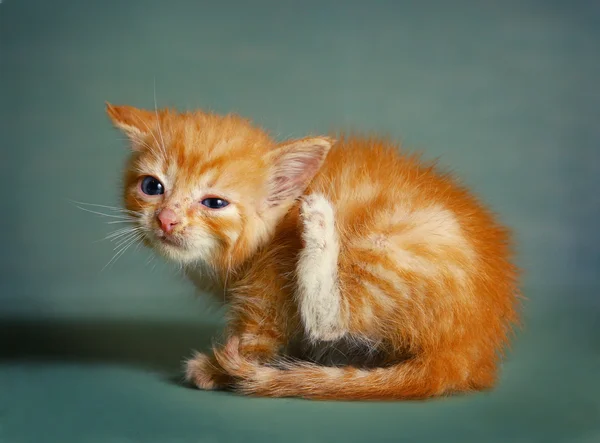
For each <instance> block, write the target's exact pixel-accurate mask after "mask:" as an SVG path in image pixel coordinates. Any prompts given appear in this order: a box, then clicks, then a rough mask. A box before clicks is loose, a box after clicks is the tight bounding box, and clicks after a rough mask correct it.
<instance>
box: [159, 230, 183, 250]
mask: <svg viewBox="0 0 600 443" xmlns="http://www.w3.org/2000/svg"><path fill="white" fill-rule="evenodd" d="M156 237H157V239H158V241H159V242H160V243H162V244H164V245H169V246H175V247H178V248H180V247H181V246H182V245H183V242H182V241H181V239H179V238H178V237H173V236H171V235H165V234H162V233H161V234H159V235H157V236H156Z"/></svg>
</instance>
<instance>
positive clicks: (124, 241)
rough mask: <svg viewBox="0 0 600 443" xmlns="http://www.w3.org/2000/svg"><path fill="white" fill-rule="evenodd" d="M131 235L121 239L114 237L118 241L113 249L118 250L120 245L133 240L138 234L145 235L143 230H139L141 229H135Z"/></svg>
mask: <svg viewBox="0 0 600 443" xmlns="http://www.w3.org/2000/svg"><path fill="white" fill-rule="evenodd" d="M128 234H129V235H125V236H124V237H123V238H121V239H119V240H115V239H113V240H114V241H115V242H116V243H115V244H116V246H115V248H114V249H113V251H114V250H116V249H118V248H119V246H121V245H122V244H123V243H127V242H128V241H129V240H131V239H132V238H133V237H136V236H138V235H145V234H144V233H143V232H139V231H134V232H129V233H128Z"/></svg>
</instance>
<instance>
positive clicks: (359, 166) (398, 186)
mask: <svg viewBox="0 0 600 443" xmlns="http://www.w3.org/2000/svg"><path fill="white" fill-rule="evenodd" d="M107 112H108V115H109V116H110V118H111V119H112V121H113V123H114V124H115V125H116V126H117V127H118V128H120V129H121V130H122V131H124V132H125V134H127V136H128V137H129V138H130V139H131V146H132V155H131V159H130V160H129V165H128V168H127V172H126V174H125V187H124V189H125V191H124V199H125V205H126V207H127V210H128V211H130V213H131V214H135V216H136V219H137V223H138V226H139V228H140V230H141V232H143V236H144V240H145V241H146V243H147V244H148V245H149V246H150V247H152V248H154V249H155V250H156V251H157V252H159V253H161V254H163V255H164V256H166V257H168V258H169V259H171V260H174V261H178V262H180V263H182V264H183V265H184V266H185V269H186V273H187V274H188V275H189V276H190V278H192V280H193V281H194V282H196V283H197V284H198V286H199V287H201V288H203V289H205V290H209V291H213V292H215V293H218V294H221V293H223V292H225V293H226V299H227V301H228V305H229V308H230V309H229V312H230V317H231V319H230V322H229V327H228V330H227V340H226V343H225V345H224V346H215V348H214V349H213V350H212V353H211V354H210V355H208V354H196V356H195V357H194V358H193V359H191V360H190V361H189V362H188V364H187V369H186V374H187V377H188V380H189V381H191V382H192V383H194V384H195V385H196V386H197V387H199V388H201V389H219V388H228V389H234V390H237V391H238V392H241V393H244V394H250V395H259V396H272V397H283V396H297V397H305V398H316V399H352V400H354V399H421V398H427V397H432V396H439V395H445V394H450V393H453V392H464V391H472V390H482V389H488V388H491V387H493V385H494V384H495V382H496V379H497V375H498V365H499V362H500V360H501V357H502V353H503V350H504V349H505V348H506V346H507V345H508V341H509V338H510V335H511V330H512V328H513V326H514V325H515V324H516V323H517V322H518V305H519V291H518V272H517V269H516V267H515V266H514V265H513V263H512V261H511V260H512V253H511V238H510V233H509V231H508V230H507V228H505V227H504V226H502V225H500V224H499V223H498V221H497V220H496V219H495V217H494V216H493V214H492V213H491V212H490V211H489V210H488V209H486V208H485V207H484V206H483V205H482V204H481V203H480V202H479V201H478V200H477V199H476V198H475V197H474V196H473V195H472V194H471V193H470V192H469V191H468V190H466V189H465V188H464V187H462V186H460V185H459V184H458V183H457V182H456V180H455V179H454V178H453V177H451V176H450V175H448V174H444V173H440V172H439V171H438V170H437V169H436V168H435V167H434V165H432V164H426V163H424V162H421V161H420V160H419V158H418V157H417V156H414V155H408V154H406V153H403V152H402V150H401V149H400V147H399V146H398V145H397V144H395V143H393V142H391V141H389V140H386V139H383V138H366V137H359V136H340V137H338V138H337V141H334V140H333V139H331V138H328V137H315V138H305V139H301V140H295V141H287V142H284V143H277V142H276V141H274V140H273V139H272V138H271V137H270V136H269V134H268V133H266V132H265V131H264V130H262V129H260V128H258V127H256V126H254V125H252V124H251V123H250V122H249V121H247V120H245V119H242V118H240V117H238V116H235V115H227V116H219V115H215V114H211V113H205V112H201V111H196V112H189V113H179V112H176V111H173V110H169V109H161V110H157V111H146V110H141V109H137V108H133V107H129V106H113V105H110V104H107ZM147 176H151V177H155V178H156V179H157V180H158V181H159V182H160V183H161V184H162V186H163V188H164V193H163V194H161V195H146V194H144V192H142V190H141V188H140V183H141V181H142V180H143V179H144V177H147ZM206 198H219V199H222V200H224V201H226V202H228V203H229V205H227V206H226V207H223V208H220V209H211V208H207V207H206V206H203V205H202V204H201V203H200V202H201V201H203V199H206ZM166 209H168V210H169V211H173V212H169V214H173V213H174V214H175V215H176V217H177V218H176V222H177V223H176V224H174V228H173V230H172V231H169V232H164V230H161V228H160V226H161V225H160V220H159V216H160V214H161V211H165V210H166ZM298 349H301V351H297V350H298ZM336 349H343V350H344V351H343V355H342V356H341V360H340V359H339V358H338V361H334V362H333V363H332V361H331V360H329V361H325V360H327V359H326V358H325V357H323V356H324V355H326V354H328V353H330V352H332V351H334V350H336ZM290 355H291V356H293V357H294V358H290V357H289V356H290ZM340 361H341V363H340Z"/></svg>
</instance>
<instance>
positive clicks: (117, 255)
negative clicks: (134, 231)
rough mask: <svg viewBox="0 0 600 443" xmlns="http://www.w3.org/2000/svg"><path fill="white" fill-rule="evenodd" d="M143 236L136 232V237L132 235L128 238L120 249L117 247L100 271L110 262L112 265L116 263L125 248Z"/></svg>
mask: <svg viewBox="0 0 600 443" xmlns="http://www.w3.org/2000/svg"><path fill="white" fill-rule="evenodd" d="M143 236H144V234H143V233H142V234H138V237H134V238H133V239H130V240H129V242H128V243H126V244H124V245H123V246H121V249H119V250H118V251H117V252H116V253H115V255H113V257H112V258H111V259H110V260H109V261H108V263H107V264H105V265H104V267H103V268H102V269H101V270H100V272H102V271H104V270H105V269H106V268H107V267H108V266H110V264H111V263H112V264H113V265H114V264H115V263H116V261H117V260H118V259H119V258H120V257H121V256H122V255H123V254H125V251H127V249H129V248H130V247H131V245H133V244H134V243H135V242H136V241H138V240H140V239H141V238H142V237H143Z"/></svg>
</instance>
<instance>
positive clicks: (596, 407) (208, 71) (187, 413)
mask: <svg viewBox="0 0 600 443" xmlns="http://www.w3.org/2000/svg"><path fill="white" fill-rule="evenodd" d="M599 24H600V7H599V3H598V2H593V1H588V2H586V1H570V2H567V1H562V2H561V1H541V0H539V1H536V0H525V1H521V0H519V1H517V0H507V1H503V2H500V1H470V2H469V1H463V0H459V1H453V2H447V1H442V0H439V1H433V0H424V1H372V2H365V1H358V0H348V1H337V2H336V1H328V0H320V1H314V0H304V1H290V0H279V1H265V0H258V1H253V2H247V1H242V0H238V1H226V0H224V1H219V2H216V1H213V2H209V1H192V0H189V1H183V0H175V1H155V0H127V1H123V0H121V1H117V0H103V1H96V0H92V1H85V2H84V1H75V0H72V1H69V0H53V1H46V0H44V1H41V0H2V2H0V129H1V130H0V168H1V174H0V185H1V187H0V189H1V190H2V203H1V204H2V216H1V217H0V225H1V226H2V229H0V236H1V247H0V251H1V252H0V263H1V266H0V345H1V348H0V349H1V351H0V352H1V353H0V356H1V360H0V441H2V442H8V443H21V442H68V441H72V442H131V441H140V442H227V441H248V442H250V441H256V442H263V441H290V442H295V441H298V442H321V441H323V442H333V441H345V442H351V441H357V442H359V441H411V442H412V441H432V442H441V441H443V442H447V443H449V442H457V443H465V442H476V443H479V442H490V443H491V442H577V443H591V442H597V441H600V401H599V400H598V399H599V398H600V377H599V376H598V374H599V373H600V357H599V349H600V325H599V320H598V318H599V315H598V314H599V311H600V301H599V300H600V299H599V297H598V296H599V291H598V289H599V288H600V282H599V277H598V273H599V270H600V253H599V249H600V248H599V246H600V241H599V239H600V234H599V231H598V219H599V216H600V209H599V208H600V201H599V198H598V195H599V191H598V190H599V189H600V144H599V143H600V124H599V120H598V119H599V116H600V88H599V87H598V81H599V79H600V56H599V54H600V26H599ZM155 86H156V89H155ZM154 90H156V97H157V101H158V104H159V106H176V107H178V108H180V109H192V108H195V107H202V108H206V109H212V110H215V111H218V112H223V113H226V112H238V113H240V114H242V115H245V116H248V117H251V118H253V119H254V120H255V121H256V122H257V123H259V124H261V125H263V126H264V127H265V128H267V129H269V130H270V131H272V132H273V133H274V134H275V135H276V136H277V137H278V138H280V139H284V138H288V137H299V136H303V135H305V134H309V133H313V134H315V133H323V132H327V131H328V130H330V129H332V128H352V129H355V130H360V131H364V132H380V133H383V134H390V135H392V136H394V137H396V138H398V139H399V140H401V141H402V142H403V143H404V144H405V145H407V146H409V147H411V148H415V149H423V150H424V151H425V153H426V157H427V158H435V157H441V162H442V164H443V165H445V166H447V167H449V168H450V169H452V170H454V171H455V172H456V173H457V174H459V175H460V176H461V177H462V178H463V180H464V181H465V183H467V184H468V185H470V186H471V187H473V188H474V189H475V191H476V192H477V193H478V195H480V196H481V197H482V198H483V199H484V200H485V201H486V202H488V203H489V204H490V205H491V206H492V208H493V209H494V210H495V211H496V212H498V213H499V214H500V215H501V218H502V220H503V221H504V222H506V223H508V224H509V225H510V226H512V227H513V228H514V229H515V230H516V233H517V239H518V245H519V247H518V253H519V264H520V265H521V266H522V267H523V268H524V270H525V278H524V292H525V295H526V296H527V297H528V301H527V303H526V307H525V328H524V329H523V331H522V332H521V333H520V334H519V337H518V340H517V341H516V342H515V344H514V347H513V349H512V351H511V352H510V354H509V355H508V358H507V359H506V361H505V363H504V366H503V372H502V379H501V383H500V384H499V386H498V388H497V389H496V390H495V391H493V392H489V393H480V394H475V395H469V396H459V397H453V398H446V399H439V400H433V401H428V402H393V403H334V402H308V401H301V400H295V399H278V400H270V399H251V398H242V397H238V396H235V395H232V394H228V393H220V392H216V393H215V392H199V391H196V390H192V389H188V388H185V387H183V386H181V385H180V384H179V383H178V380H179V377H180V376H181V372H180V363H181V361H182V360H183V359H184V358H185V357H187V356H189V355H190V353H191V352H192V350H193V349H197V348H202V347H205V346H206V345H207V344H208V343H209V341H210V337H211V336H212V335H213V334H215V333H216V332H217V331H218V330H219V328H220V327H221V326H222V314H223V311H222V310H220V309H219V308H218V307H215V305H214V304H211V303H210V302H208V301H207V300H206V299H205V298H203V297H198V296H197V295H196V294H195V293H194V290H193V288H192V287H191V285H190V284H188V283H186V282H185V281H183V280H182V278H181V276H180V275H179V274H178V271H177V269H174V268H173V267H171V266H169V265H166V264H165V263H163V262H162V261H161V260H160V259H152V258H151V254H150V253H149V251H146V250H144V249H138V250H131V251H127V253H126V254H124V255H123V256H122V257H121V258H120V259H119V260H118V261H116V262H115V263H114V264H113V265H111V266H108V267H107V268H106V269H104V270H102V268H103V267H104V265H105V264H106V263H107V262H108V261H109V260H110V258H111V257H112V254H113V250H112V248H113V247H114V244H111V243H110V242H107V241H100V242H96V241H97V240H99V239H102V238H103V237H104V236H106V235H107V234H108V233H109V232H110V230H111V226H110V225H107V224H105V223H104V222H105V220H104V219H103V218H102V217H96V216H94V215H93V214H90V213H85V212H83V211H80V210H78V209H76V208H75V206H74V205H73V204H72V203H70V201H69V200H78V201H84V202H89V203H97V204H107V205H114V204H119V189H118V185H119V180H120V177H121V172H122V168H123V163H124V160H125V158H126V156H127V147H126V143H125V141H124V140H123V139H122V136H121V134H119V133H118V132H117V131H115V130H114V129H113V128H112V127H111V125H110V124H109V121H108V119H107V118H106V116H105V114H104V101H105V100H108V101H111V102H113V103H121V104H123V103H126V104H132V105H136V106H141V107H153V106H154ZM132 249H133V248H132Z"/></svg>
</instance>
